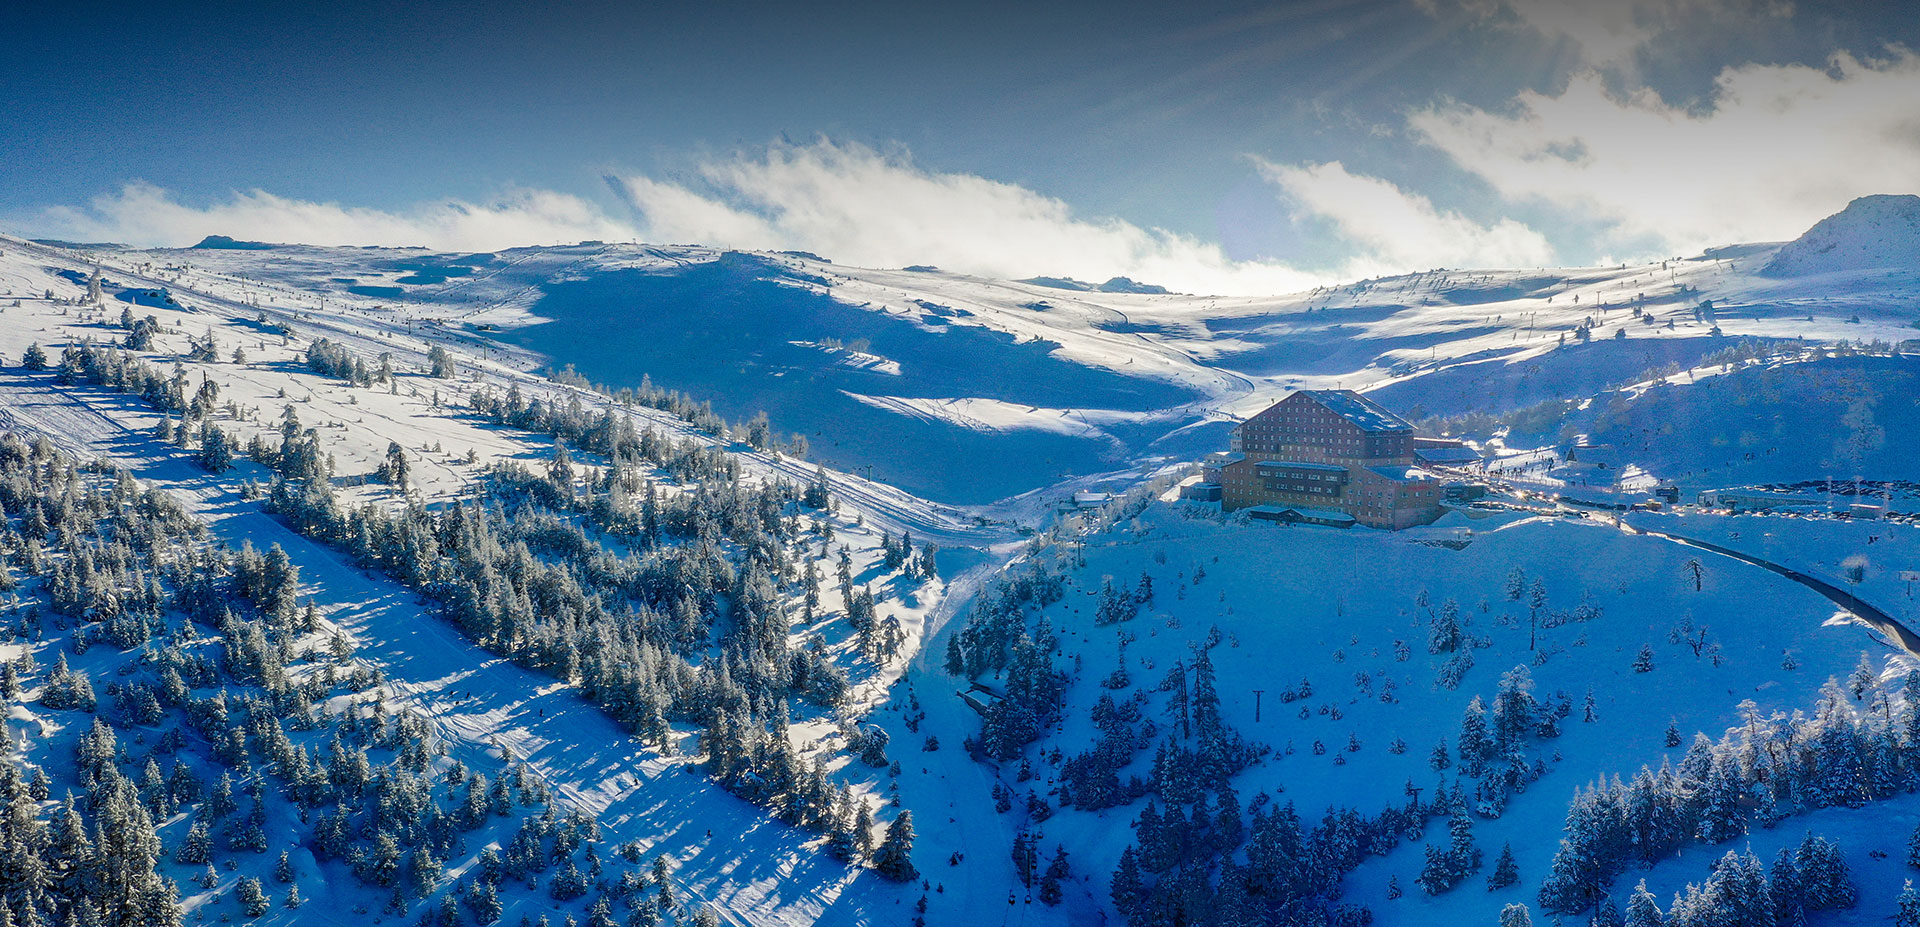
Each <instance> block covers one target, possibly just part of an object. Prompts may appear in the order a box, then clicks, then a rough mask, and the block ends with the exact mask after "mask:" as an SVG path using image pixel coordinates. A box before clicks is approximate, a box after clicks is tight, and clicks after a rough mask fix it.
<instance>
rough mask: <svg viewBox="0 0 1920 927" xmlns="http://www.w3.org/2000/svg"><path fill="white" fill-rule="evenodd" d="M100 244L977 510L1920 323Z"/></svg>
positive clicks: (1532, 278)
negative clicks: (1353, 416)
mask: <svg viewBox="0 0 1920 927" xmlns="http://www.w3.org/2000/svg"><path fill="white" fill-rule="evenodd" d="M93 254H94V256H96V257H100V258H102V259H103V260H106V261H107V262H108V263H109V264H114V265H116V266H122V267H126V268H129V269H138V270H140V272H141V273H140V279H142V280H147V281H150V284H149V285H155V286H172V287H175V288H177V289H181V290H183V291H189V290H190V291H193V292H201V293H206V294H209V295H210V296H213V297H215V298H217V299H220V300H224V301H226V302H227V303H229V304H235V305H240V306H245V307H249V308H251V307H252V306H253V305H254V304H259V305H261V306H262V307H265V308H267V309H269V310H270V311H275V310H277V311H280V312H287V313H292V314H293V315H291V316H289V319H290V320H295V321H297V320H298V319H299V318H301V317H304V318H305V319H309V320H311V321H312V322H314V323H316V324H321V325H324V326H326V327H328V328H330V329H331V330H333V331H335V332H337V333H338V335H336V336H335V337H336V338H345V339H348V340H349V342H350V340H351V339H352V338H360V337H387V336H388V335H396V336H403V337H405V338H408V339H420V338H431V339H434V340H438V341H442V342H444V343H447V344H449V345H457V346H459V347H460V348H461V349H462V350H463V351H467V352H471V353H475V354H478V355H480V356H481V357H483V358H486V359H489V360H493V361H497V362H499V363H501V364H503V365H505V367H508V368H512V369H517V370H522V371H531V370H538V369H542V368H547V367H552V368H555V369H557V368H560V367H563V366H567V365H571V366H572V367H574V368H575V369H576V370H577V371H579V372H580V373H581V374H582V375H583V376H584V377H586V378H587V379H589V380H592V381H595V382H599V383H603V384H606V385H608V386H609V387H613V388H622V387H625V388H635V389H638V388H640V387H641V386H643V385H645V384H647V383H649V382H658V383H660V384H663V385H665V386H670V387H672V388H674V389H676V390H680V391H683V392H686V393H688V394H690V395H695V396H698V397H700V398H701V400H702V401H709V402H712V403H713V407H714V410H715V412H716V413H717V414H719V415H721V416H722V417H724V418H725V419H726V420H728V421H733V422H744V421H746V420H747V419H749V418H751V417H752V416H753V415H755V414H756V413H758V412H761V411H765V412H767V413H769V416H770V418H771V422H772V425H773V427H774V428H775V430H777V431H779V432H781V433H782V435H792V434H796V433H797V434H799V435H801V436H803V437H804V438H805V439H806V440H807V442H808V445H809V447H808V450H809V453H810V455H811V456H812V457H813V458H814V459H817V460H819V461H821V462H823V463H826V464H828V465H829V466H832V467H835V468H838V469H841V470H843V471H846V472H859V473H862V474H867V473H869V472H870V473H871V474H872V475H874V476H877V477H880V478H881V479H882V480H884V481H885V482H888V483H890V484H892V485H895V486H899V487H901V488H903V489H906V490H908V491H910V492H914V493H916V494H918V495H921V496H924V497H927V498H932V499H937V500H940V501H942V502H946V503H949V504H954V505H983V504H987V503H991V502H995V501H998V500H1002V499H1004V498H1007V497H1010V496H1015V495H1019V494H1021V493H1026V492H1030V491H1033V490H1036V489H1040V488H1042V487H1046V486H1051V485H1054V484H1057V483H1060V482H1061V481H1062V480H1063V479H1065V478H1068V477H1080V478H1090V477H1098V476H1100V475H1102V474H1111V473H1115V472H1117V471H1126V470H1130V469H1131V466H1132V463H1133V462H1134V461H1136V460H1138V459H1141V458H1147V459H1157V460H1165V459H1191V458H1193V457H1195V456H1197V455H1199V454H1201V453H1204V452H1206V451H1208V450H1211V449H1213V448H1215V447H1218V446H1219V445H1220V444H1221V443H1222V442H1223V441H1224V440H1225V434H1226V431H1227V429H1228V428H1229V427H1230V426H1231V423H1232V422H1234V421H1236V420H1237V419H1238V418H1241V417H1244V416H1245V415H1248V414H1251V413H1252V412H1254V411H1257V410H1258V409H1260V408H1264V407H1265V405H1267V404H1269V403H1271V402H1272V401H1273V400H1275V399H1277V398H1279V397H1280V396H1281V395H1284V394H1285V393H1286V392H1287V391H1288V390H1290V389H1293V388H1297V387H1328V386H1345V387H1349V388H1358V389H1363V390H1367V391H1379V392H1380V393H1381V394H1382V395H1383V396H1387V397H1390V399H1391V401H1392V402H1393V403H1394V404H1395V405H1396V406H1397V407H1399V408H1403V409H1407V410H1410V411H1413V412H1414V413H1415V414H1426V415H1457V414H1462V413H1467V412H1485V413H1492V414H1500V413H1505V412H1509V411H1512V410H1514V409H1518V408H1523V407H1526V406H1529V405H1532V404H1534V403H1537V402H1539V401H1540V400H1542V399H1547V398H1555V397H1560V398H1565V397H1569V396H1576V397H1577V396H1587V395H1591V394H1593V393H1594V392H1597V391H1600V390H1603V389H1606V388H1610V387H1615V386H1618V385H1620V384H1622V383H1628V382H1634V381H1637V380H1641V379H1645V377H1644V376H1642V374H1643V373H1645V372H1647V371H1651V370H1657V369H1660V368H1663V367H1666V366H1667V365H1669V364H1674V365H1677V366H1678V367H1679V368H1683V369H1684V368H1686V367H1691V366H1694V365H1696V364H1698V363H1699V362H1700V360H1701V358H1703V357H1705V356H1706V355H1708V354H1711V353H1713V352H1715V351H1718V350H1720V349H1722V348H1724V347H1725V346H1726V341H1727V340H1728V339H1736V338H1742V337H1745V338H1755V339H1762V340H1766V341H1769V342H1784V341H1795V340H1802V339H1804V340H1811V341H1817V342H1833V341H1837V340H1842V339H1845V340H1849V341H1874V340H1879V341H1886V342H1889V343H1893V342H1898V341H1901V340H1904V339H1906V338H1909V337H1911V336H1912V333H1913V331H1914V329H1913V328H1912V327H1911V326H1912V324H1913V323H1914V322H1915V321H1916V320H1920V278H1916V276H1915V274H1914V272H1912V271H1911V270H1910V269H1909V270H1907V271H1898V272H1895V273H1893V274H1891V275H1889V274H1887V273H1884V272H1878V273H1870V274H1854V275H1851V276H1849V277H1847V279H1845V280H1841V281H1832V280H1825V281H1821V282H1817V283H1810V282H1807V281H1806V280H1804V279H1802V278H1776V277H1769V276H1765V275H1763V274H1760V273H1759V272H1758V270H1759V263H1760V262H1761V261H1762V260H1764V259H1765V256H1766V254H1767V249H1765V248H1762V249H1759V250H1758V251H1754V250H1753V249H1744V250H1743V249H1721V250H1719V251H1716V252H1713V253H1711V254H1708V255H1701V256H1698V257H1694V258H1688V259H1681V260H1672V261H1663V262H1657V263H1653V264H1645V265H1634V266H1613V267H1601V268H1578V269H1555V270H1488V271H1463V270H1455V271H1433V272H1428V273H1423V274H1415V275H1409V276H1404V277H1394V278H1384V279H1378V280H1368V281H1360V282H1356V283H1353V284H1349V285H1345V286H1340V287H1330V288H1325V289H1322V290H1318V291H1313V292H1307V293H1298V294H1290V295H1280V296H1274V297H1265V298H1232V299H1228V298H1219V297H1210V296H1202V295H1188V294H1172V293H1167V294H1155V293H1136V292H1103V291H1100V290H1097V289H1088V290H1071V289H1060V288H1058V287H1054V286H1047V285H1041V284H1039V283H1033V282H1013V281H1002V280H992V279H985V278H978V277H968V276H964V275H957V274H950V273H945V272H941V271H938V270H936V269H932V268H915V269H909V270H889V269H880V268H859V267H849V266H845V265H840V264H834V263H829V262H827V261H825V260H822V259H819V258H816V257H814V256H810V255H797V254H789V253H766V254H745V253H739V252H719V251H715V250H712V249H704V248H697V247H659V246H643V245H627V244H605V243H591V244H582V245H575V246H567V247H555V248H526V249H515V250H509V251H503V252H499V253H497V254H435V253H430V252H425V251H418V250H405V249H362V248H314V247H309V246H299V245H280V246H275V247H273V248H271V249H267V250H224V249H186V250H177V251H154V252H107V251H102V252H94V253H93ZM82 260H84V257H83V258H82ZM14 292H16V293H18V292H25V290H21V289H17V288H16V289H14ZM1703 306H1705V307H1707V308H1705V309H1703V308H1702V307H1703ZM1716 333H1717V334H1716ZM1569 348H1571V349H1574V350H1565V349H1569ZM1465 383H1472V384H1474V386H1473V388H1463V387H1462V384H1465ZM868 468H871V470H870V471H869V469H868ZM962 474H964V477H963V476H962Z"/></svg>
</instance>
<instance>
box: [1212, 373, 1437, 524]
mask: <svg viewBox="0 0 1920 927" xmlns="http://www.w3.org/2000/svg"><path fill="white" fill-rule="evenodd" d="M1231 448H1232V449H1231V450H1230V451H1229V452H1228V453H1226V454H1214V455H1211V456H1209V457H1208V458H1207V460H1206V461H1205V462H1204V463H1203V470H1204V472H1205V476H1204V477H1203V479H1204V480H1205V481H1206V482H1209V483H1214V484H1217V485H1218V486H1219V487H1220V507H1221V509H1223V510H1224V511H1229V512H1231V511H1236V510H1239V509H1250V510H1251V509H1256V508H1257V509H1258V510H1259V511H1249V514H1250V515H1252V516H1253V517H1257V518H1263V519H1269V520H1274V521H1288V522H1289V523H1305V524H1333V523H1337V522H1339V523H1345V524H1361V525H1366V526H1368V527H1373V528H1388V529H1394V530H1398V529H1400V528H1408V527H1413V526H1415V525H1424V524H1429V523H1431V522H1433V521H1434V520H1435V519H1437V518H1439V517H1440V513H1441V511H1442V509H1441V504H1440V503H1441V495H1442V492H1443V481H1442V480H1440V479H1439V478H1438V477H1437V476H1435V475H1434V473H1433V472H1432V471H1429V470H1426V469H1424V468H1422V467H1420V466H1418V465H1417V461H1416V459H1415V447H1414V436H1413V426H1412V425H1411V424H1409V423H1408V422H1407V421H1406V420H1405V419H1403V418H1401V417H1400V416H1398V415H1395V414H1394V413H1393V412H1391V411H1389V410H1387V409H1386V408H1385V407H1383V406H1381V405H1380V404H1379V403H1376V402H1374V401H1373V400H1371V399H1368V398H1366V397H1365V396H1362V395H1360V394H1359V393H1356V392H1354V391H1353V390H1299V391H1296V392H1294V393H1292V394H1290V395H1288V396H1287V397H1286V398H1285V399H1282V400H1280V401H1279V402H1277V403H1274V404H1273V405H1272V406H1270V407H1268V408H1267V409H1266V410H1265V411H1263V412H1261V413H1259V414H1258V415H1255V416H1253V417H1252V418H1249V419H1247V420H1246V421H1244V422H1242V423H1240V425H1239V427H1237V428H1235V429H1234V430H1233V438H1232V444H1231ZM1287 513H1292V514H1290V515H1289V514H1287ZM1324 513H1334V514H1337V515H1339V516H1343V517H1342V518H1331V517H1327V516H1325V514H1324Z"/></svg>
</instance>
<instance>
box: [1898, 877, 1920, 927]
mask: <svg viewBox="0 0 1920 927" xmlns="http://www.w3.org/2000/svg"><path fill="white" fill-rule="evenodd" d="M1893 927H1920V892H1917V891H1914V889H1913V880H1912V879H1908V880H1907V883H1906V885H1905V886H1903V887H1902V888H1901V889H1900V910H1899V911H1898V912H1896V913H1895V914H1894V915H1893Z"/></svg>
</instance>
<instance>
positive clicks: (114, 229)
mask: <svg viewBox="0 0 1920 927" xmlns="http://www.w3.org/2000/svg"><path fill="white" fill-rule="evenodd" d="M35 224H36V225H37V226H38V227H40V228H42V229H45V230H46V232H47V234H51V235H57V236H59V237H63V238H71V239H80V240H86V241H118V242H124V243H126V244H132V245H139V246H150V247H179V246H184V245H190V244H193V243H194V242H197V241H199V240H200V239H202V238H205V237H206V236H208V235H226V236H229V237H232V238H238V239H248V240H257V241H271V242H298V243H301V244H312V245H389V246H406V245H424V246H427V247H432V248H439V249H443V250H449V251H491V250H497V249H501V248H509V247H514V246H519V245H546V244H570V243H572V242H576V241H582V240H586V239H626V238H632V237H633V236H634V230H633V228H632V227H631V226H629V225H627V224H625V223H621V222H618V221H615V220H613V219H610V218H608V217H607V216H606V215H605V214H604V213H602V212H601V211H600V210H599V209H597V208H596V207H594V205H593V204H592V203H589V202H588V201H586V200H583V199H581V198H579V197H576V196H569V195H567V194H563V193H553V192H549V191H543V190H520V191H515V192H512V193H510V194H508V195H506V196H503V197H501V198H500V199H499V200H497V201H495V202H491V203H483V204H481V203H467V202H462V201H458V200H446V201H441V202H436V203H428V204H423V205H420V206H416V207H413V208H410V209H407V210H404V211H398V212H390V211H385V210H378V209H366V208H361V207H352V206H341V205H338V204H335V203H309V202H303V201H300V200H290V199H286V198H284V197H279V196H275V195H273V194H271V193H267V192H265V191H262V190H252V191H247V192H236V193H234V194H232V195H231V196H230V197H228V198H227V199H226V200H225V201H224V202H217V203H213V204H211V205H208V206H206V207H194V206H188V205H185V204H182V203H180V202H178V201H176V200H175V199H174V198H173V197H172V196H171V195H170V194H169V193H168V192H167V191H165V190H162V189H160V188H159V187H156V186H153V185H151V184H145V183H130V184H127V185H126V186H125V187H123V188H122V189H121V190H120V191H119V192H118V193H114V194H112V195H108V196H100V197H96V198H95V199H94V200H93V201H92V203H90V204H89V205H88V206H87V207H85V208H81V209H76V208H71V207H55V208H53V209H49V210H47V211H46V213H45V214H44V215H42V216H41V217H40V218H39V220H38V221H37V222H36V223H35Z"/></svg>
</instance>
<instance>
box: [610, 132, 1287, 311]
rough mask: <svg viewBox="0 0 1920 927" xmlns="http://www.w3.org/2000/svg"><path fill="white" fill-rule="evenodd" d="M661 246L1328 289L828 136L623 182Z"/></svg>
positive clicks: (1002, 271) (1255, 288)
mask: <svg viewBox="0 0 1920 927" xmlns="http://www.w3.org/2000/svg"><path fill="white" fill-rule="evenodd" d="M610 180H612V181H613V183H614V184H615V186H616V187H617V188H618V189H619V190H620V191H621V193H622V194H623V196H624V197H625V198H626V199H627V201H628V202H629V203H630V204H631V205H632V207H633V209H634V211H635V213H636V214H637V215H638V216H639V217H640V224H641V229H642V233H643V235H644V236H645V237H646V238H648V239H649V240H653V241H669V242H700V243H703V244H712V245H719V246H722V247H731V248H758V249H773V248H799V249H803V250H807V251H814V252H818V253H820V254H823V255H826V256H828V257H831V258H833V259H834V260H837V261H842V262H845V263H849V264H856V265H867V266H878V267H902V266H906V265H910V264H937V265H939V266H940V267H942V268H945V269H947V270H954V271H960V272H963V273H972V274H980V275H983V276H994V277H1012V278H1018V277H1030V276H1036V275H1052V276H1071V277H1080V278H1085V279H1091V280H1105V279H1107V278H1108V277H1112V276H1120V275H1124V276H1130V277H1134V278H1136V279H1140V280H1146V281H1151V282H1153V283H1157V284H1160V285H1163V286H1168V287H1172V288H1175V289H1181V290H1189V291H1197V292H1209V293H1276V292H1289V291H1292V290H1298V289H1303V288H1306V287H1311V286H1314V285H1317V284H1318V283H1321V282H1324V280H1325V278H1324V277H1322V276H1319V275H1315V274H1310V273H1306V272H1303V271H1301V270H1299V269H1297V268H1294V267H1290V266H1288V265H1285V264H1281V263H1278V262H1267V261H1236V260H1233V259H1230V258H1228V257H1227V255H1226V254H1225V252H1223V251H1222V250H1221V249H1220V247H1219V246H1218V245H1216V244H1213V243H1210V242H1205V241H1201V240H1199V239H1197V238H1193V237H1190V236H1186V235H1180V234H1176V233H1174V232H1169V231H1166V230H1163V229H1149V228H1141V227H1140V226H1137V225H1134V224H1132V223H1130V222H1126V221H1123V220H1120V219H1111V218H1104V219H1093V218H1083V217H1080V216H1078V215H1076V214H1075V213H1074V211H1073V209H1072V208H1071V207H1070V206H1068V205H1067V204H1066V203H1065V202H1063V201H1061V200H1058V199H1055V198H1053V197H1049V196H1045V195H1042V194H1039V193H1036V192H1034V191H1032V190H1029V189H1026V188H1024V187H1020V186H1016V185H1014V184H1008V183H1002V182H999V181H995V180H989V179H986V178H984V177H978V176H974V175H971V174H959V173H942V172H936V171H929V170H926V169H923V168H921V167H919V166H918V165H916V164H914V163H913V161H912V159H911V158H910V157H909V156H908V155H907V154H905V153H904V152H892V153H883V152H880V151H876V150H874V149H872V148H869V147H866V146H864V145H858V144H845V143H837V142H834V141H831V140H827V139H821V140H819V141H816V142H813V143H810V144H804V145H776V146H773V147H770V148H768V149H766V150H765V151H764V152H753V153H744V152H742V153H735V154H732V155H729V156H725V157H720V158H714V159H709V160H707V161H705V162H704V163H702V164H700V165H699V166H698V167H697V168H696V169H695V170H694V172H693V176H691V177H689V178H687V179H685V180H683V181H680V182H670V181H663V180H659V179H655V178H650V177H644V176H624V177H614V178H610Z"/></svg>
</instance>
